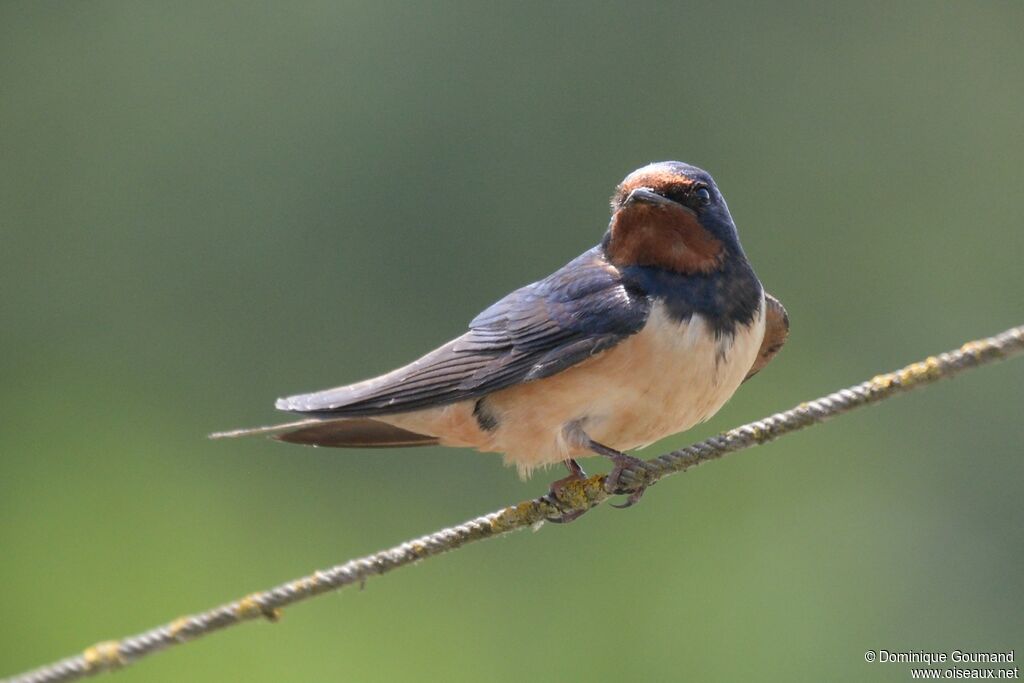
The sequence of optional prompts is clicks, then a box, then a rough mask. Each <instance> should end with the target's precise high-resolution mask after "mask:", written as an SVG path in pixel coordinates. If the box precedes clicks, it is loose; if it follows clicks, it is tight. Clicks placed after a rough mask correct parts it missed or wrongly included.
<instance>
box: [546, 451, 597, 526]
mask: <svg viewBox="0 0 1024 683" xmlns="http://www.w3.org/2000/svg"><path fill="white" fill-rule="evenodd" d="M565 466H566V467H568V468H569V476H568V477H563V478H561V479H559V480H557V481H553V482H551V486H550V487H548V493H547V495H546V496H545V498H546V499H547V500H548V502H550V503H551V504H552V505H554V506H555V507H556V508H558V509H559V510H561V509H562V505H563V501H566V502H569V501H572V499H573V498H575V497H576V492H575V491H574V490H573V487H575V486H578V485H579V483H580V482H583V481H585V480H586V478H587V473H586V472H584V471H583V468H582V467H580V465H579V463H577V462H576V461H575V460H572V459H569V460H566V461H565ZM585 512H586V510H570V511H568V512H562V513H561V514H560V515H556V516H552V517H548V518H547V521H549V522H553V523H555V524H567V523H569V522H572V521H573V520H576V519H579V518H580V517H581V516H582V515H583V513H585Z"/></svg>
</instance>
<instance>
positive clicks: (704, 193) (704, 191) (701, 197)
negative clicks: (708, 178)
mask: <svg viewBox="0 0 1024 683" xmlns="http://www.w3.org/2000/svg"><path fill="white" fill-rule="evenodd" d="M693 196H694V197H696V198H697V201H698V202H699V203H700V205H701V206H704V205H705V204H708V203H709V202H710V201H711V192H710V191H709V190H708V188H706V187H702V188H700V189H698V190H697V191H696V192H694V193H693Z"/></svg>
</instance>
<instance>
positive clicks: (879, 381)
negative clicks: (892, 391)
mask: <svg viewBox="0 0 1024 683" xmlns="http://www.w3.org/2000/svg"><path fill="white" fill-rule="evenodd" d="M895 381H896V377H895V376H894V375H893V374H892V373H891V372H887V373H885V374H884V375H875V376H874V377H872V378H871V379H870V380H869V381H868V384H870V385H871V388H872V389H876V390H879V389H889V388H891V387H892V385H893V382H895Z"/></svg>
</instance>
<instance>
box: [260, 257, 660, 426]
mask: <svg viewBox="0 0 1024 683" xmlns="http://www.w3.org/2000/svg"><path fill="white" fill-rule="evenodd" d="M649 310H650V302H649V300H648V298H647V296H646V295H645V294H644V293H643V292H641V291H638V290H636V289H630V288H628V287H626V286H625V285H624V284H623V283H622V281H621V280H620V278H619V273H618V271H617V270H616V269H615V267H614V266H611V265H610V264H609V263H608V262H607V261H606V260H605V259H604V255H603V253H602V252H601V250H600V248H594V249H592V250H590V251H588V252H586V253H584V254H583V255H582V256H580V257H578V258H576V259H575V260H574V261H572V262H570V263H569V264H567V265H566V266H564V267H562V268H561V269H559V270H557V271H555V272H554V273H553V274H551V275H550V276H548V277H546V278H545V279H543V280H540V281H539V282H535V283H533V284H531V285H527V286H526V287H523V288H521V289H518V290H516V291H514V292H512V293H511V294H509V295H508V296H506V297H505V298H504V299H502V300H501V301H499V302H497V303H496V304H494V305H493V306H491V307H490V308H488V309H487V310H485V311H484V312H483V313H481V314H480V315H478V316H477V317H476V318H474V319H473V321H472V322H471V323H470V325H469V331H468V332H467V333H466V334H464V335H462V336H461V337H458V338H456V339H454V340H452V341H450V342H448V343H447V344H445V345H444V346H442V347H441V348H439V349H437V350H435V351H432V352H430V353H428V354H427V355H425V356H423V357H422V358H420V359H419V360H417V361H414V362H413V363H410V364H409V365H406V366H405V367H402V368H399V369H397V370H395V371H393V372H390V373H388V374H386V375H382V376H380V377H377V378H375V379H370V380H366V381H365V382H359V383H357V384H351V385H348V386H344V387H338V388H336V389H328V390H326V391H320V392H316V393H312V394H302V395H299V396H292V397H290V398H284V399H281V400H279V401H278V402H277V407H278V408H279V409H281V410H289V411H294V412H301V413H312V414H317V415H324V416H332V417H357V416H372V415H386V414H394V413H402V412H408V411H411V410H419V409H422V408H429V407H433V406H439V405H446V404H449V403H455V402H457V401H463V400H466V399H472V398H478V397H480V396H484V395H485V394H489V393H491V392H494V391H497V390H499V389H504V388H505V387H509V386H512V385H513V384H518V383H521V382H529V381H531V380H535V379H540V378H542V377H547V376H549V375H553V374H555V373H557V372H560V371H562V370H565V369H566V368H568V367H571V366H573V365H576V364H577V363H580V362H581V361H583V360H586V359H587V358H589V357H591V356H593V355H594V354H596V353H600V352H601V351H604V350H605V349H609V348H611V347H612V346H614V345H615V344H617V343H619V342H620V341H622V340H623V339H625V338H626V337H628V336H630V335H631V334H634V333H636V332H637V331H639V330H640V328H642V327H643V325H644V323H645V322H646V320H647V314H648V312H649Z"/></svg>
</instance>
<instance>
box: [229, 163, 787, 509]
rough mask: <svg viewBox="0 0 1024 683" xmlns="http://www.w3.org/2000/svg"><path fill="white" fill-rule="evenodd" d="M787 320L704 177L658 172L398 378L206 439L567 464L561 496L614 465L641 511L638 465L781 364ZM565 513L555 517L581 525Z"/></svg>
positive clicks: (638, 175) (615, 481) (526, 464)
mask: <svg viewBox="0 0 1024 683" xmlns="http://www.w3.org/2000/svg"><path fill="white" fill-rule="evenodd" d="M788 335H789V316H788V314H787V312H786V309H785V308H784V307H783V305H782V304H781V302H779V300H778V299H776V298H775V297H773V296H772V295H770V294H767V293H766V292H765V290H764V288H763V286H762V284H761V281H760V280H759V279H758V277H757V275H756V274H755V272H754V269H753V267H752V266H751V264H750V261H749V260H748V259H747V256H746V254H745V253H744V251H743V248H742V247H741V245H740V241H739V235H738V233H737V230H736V225H735V223H734V221H733V218H732V215H731V214H730V213H729V208H728V206H727V205H726V202H725V198H724V197H723V196H722V193H721V191H720V190H719V188H718V186H717V185H716V184H715V181H714V179H713V178H712V177H711V175H710V174H709V173H707V172H706V171H704V170H702V169H700V168H697V167H696V166H691V165H689V164H686V163H683V162H679V161H662V162H655V163H651V164H648V165H646V166H643V167H642V168H639V169H637V170H635V171H633V172H632V173H630V174H629V175H627V176H626V177H625V179H623V180H622V182H621V183H619V185H618V186H617V187H616V189H615V191H614V194H613V195H612V198H611V219H610V221H609V224H608V227H607V229H606V231H605V233H604V236H603V237H602V239H601V241H600V242H599V243H598V244H597V245H596V246H594V247H592V248H591V249H588V250H587V251H585V252H584V253H583V254H581V255H580V256H578V257H576V258H575V259H573V260H572V261H570V262H569V263H567V264H566V265H565V266H563V267H561V268H559V269H558V270H556V271H555V272H553V273H552V274H550V275H548V276H547V277H545V278H543V279H541V280H538V281H536V282H534V283H532V284H529V285H526V286H524V287H521V288H520V289H517V290H515V291H513V292H512V293H510V294H508V295H507V296H505V297H504V298H502V299H500V300H499V301H498V302H496V303H494V304H493V305H491V306H490V307H488V308H486V309H485V310H484V311H483V312H482V313H480V314H479V315H477V316H476V317H475V318H474V319H473V320H472V321H471V322H470V323H469V326H468V330H467V331H466V332H464V333H463V334H461V335H460V336H458V337H456V338H454V339H452V340H451V341H449V342H447V343H446V344H444V345H442V346H441V347H439V348H437V349H435V350H433V351H431V352H429V353H427V354H425V355H424V356H422V357H420V358H419V359H417V360H415V361H413V362H411V363H409V364H408V365H405V366H403V367H400V368H398V369H396V370H393V371H391V372H388V373H386V374H383V375H380V376H378V377H375V378H372V379H368V380H365V381H361V382H356V383H354V384H348V385H344V386H340V387H336V388H332V389H326V390H323V391H316V392H313V393H305V394H298V395H294V396H288V397H286V398H281V399H278V400H277V403H276V407H277V408H278V409H279V410H282V411H286V412H289V413H294V414H296V415H297V416H299V419H296V420H294V421H291V422H286V423H284V424H278V425H273V426H269V427H257V428H254V429H238V430H233V431H227V432H219V433H215V434H211V435H210V436H211V438H225V437H239V436H249V435H260V434H262V435H267V436H270V437H272V438H274V439H277V440H279V441H284V442H288V443H295V444H305V445H311V446H329V447H356V448H372V447H400V446H426V445H437V444H440V445H443V446H454V447H471V448H475V449H477V450H479V451H482V452H495V453H501V454H504V460H505V463H506V464H508V465H514V466H515V467H516V468H517V469H518V471H519V474H520V476H521V477H523V478H525V477H527V476H529V474H530V473H531V472H532V471H533V470H535V469H536V468H538V467H544V466H548V465H553V464H558V463H564V464H565V466H566V467H567V468H568V470H569V476H568V477H565V478H564V479H559V480H558V481H556V482H554V483H553V484H552V485H551V492H552V493H554V494H557V493H558V491H559V490H560V489H562V488H564V487H565V486H567V485H568V484H569V483H570V482H572V481H576V480H581V479H583V478H585V477H586V474H585V472H584V471H583V469H582V467H581V466H580V465H579V463H578V462H577V461H578V459H580V458H582V457H586V456H594V455H596V456H604V457H606V458H608V459H609V460H610V461H611V463H612V465H613V469H612V471H611V473H610V474H609V475H608V476H607V477H606V478H605V480H604V486H605V488H606V490H607V491H608V492H609V493H623V494H628V496H629V497H628V499H627V501H626V503H625V504H624V505H621V506H618V507H628V506H630V505H632V504H634V503H636V502H637V501H638V500H639V499H640V496H642V495H643V492H644V487H643V486H642V485H641V486H639V487H637V486H635V485H633V486H626V485H625V484H624V483H623V478H622V475H623V472H625V471H626V470H628V469H630V468H633V471H634V472H635V471H637V470H636V466H637V465H639V464H641V463H642V461H641V460H639V459H638V458H636V457H635V456H632V455H630V454H629V451H633V450H635V449H638V448H642V447H644V446H647V445H649V444H651V443H653V442H655V441H658V440H660V439H662V438H664V437H667V436H670V435H673V434H677V433H680V432H684V431H686V430H688V429H690V428H691V427H693V426H694V425H696V424H697V423H700V422H703V421H705V420H707V419H709V418H710V417H711V416H713V415H714V414H715V413H716V412H718V410H719V409H720V408H721V407H722V405H723V404H724V403H725V402H726V401H727V400H728V399H729V398H730V397H731V396H732V395H733V393H734V392H735V391H736V390H737V388H738V387H739V386H740V384H741V383H743V382H744V381H745V380H747V379H750V378H751V377H752V376H754V375H755V374H757V373H758V372H759V371H760V370H761V369H762V368H764V366H765V365H767V364H768V363H769V362H770V361H771V360H772V358H774V357H775V355H776V354H777V353H778V352H779V350H780V349H781V348H782V346H783V344H785V342H786V339H787V338H788ZM578 514H582V513H579V512H567V513H566V514H565V515H564V516H563V517H561V518H558V519H553V520H552V521H562V522H565V521H572V519H575V517H576V516H578Z"/></svg>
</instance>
